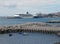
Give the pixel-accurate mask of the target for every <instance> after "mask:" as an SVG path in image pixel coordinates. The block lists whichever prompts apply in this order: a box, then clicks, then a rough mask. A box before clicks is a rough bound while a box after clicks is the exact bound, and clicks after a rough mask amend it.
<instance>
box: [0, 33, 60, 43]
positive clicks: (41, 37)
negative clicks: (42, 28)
mask: <svg viewBox="0 0 60 44" xmlns="http://www.w3.org/2000/svg"><path fill="white" fill-rule="evenodd" d="M27 34H28V35H26V36H23V34H18V33H12V36H11V37H9V34H0V44H53V43H55V42H58V41H60V38H59V37H57V36H56V35H54V34H42V33H27Z"/></svg>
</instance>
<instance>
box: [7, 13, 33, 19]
mask: <svg viewBox="0 0 60 44" xmlns="http://www.w3.org/2000/svg"><path fill="white" fill-rule="evenodd" d="M7 18H8V19H19V18H33V15H32V14H29V12H26V14H16V15H14V16H12V17H10V16H9V17H7Z"/></svg>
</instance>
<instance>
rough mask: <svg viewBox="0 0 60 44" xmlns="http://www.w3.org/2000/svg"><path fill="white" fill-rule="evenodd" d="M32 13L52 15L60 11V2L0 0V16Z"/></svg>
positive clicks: (56, 0) (58, 0) (49, 0)
mask: <svg viewBox="0 0 60 44" xmlns="http://www.w3.org/2000/svg"><path fill="white" fill-rule="evenodd" d="M27 11H28V12H30V13H32V14H35V13H39V12H42V13H50V12H59V11H60V0H0V16H6V15H8V16H9V15H15V14H17V13H25V12H27Z"/></svg>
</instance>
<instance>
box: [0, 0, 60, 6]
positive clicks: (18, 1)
mask: <svg viewBox="0 0 60 44" xmlns="http://www.w3.org/2000/svg"><path fill="white" fill-rule="evenodd" d="M59 2H60V1H59V0H0V7H1V6H3V7H10V6H11V7H12V6H15V7H24V6H31V7H32V6H34V7H35V6H42V5H51V4H55V3H59ZM59 4H60V3H59Z"/></svg>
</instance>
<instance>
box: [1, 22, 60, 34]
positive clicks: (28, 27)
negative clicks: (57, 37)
mask: <svg viewBox="0 0 60 44" xmlns="http://www.w3.org/2000/svg"><path fill="white" fill-rule="evenodd" d="M24 31H26V32H42V33H60V27H56V26H52V25H49V24H47V23H43V22H29V23H24V24H17V25H12V26H0V34H3V33H15V32H24Z"/></svg>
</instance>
